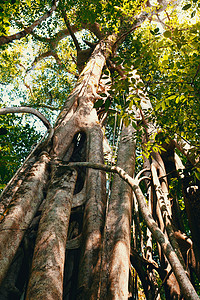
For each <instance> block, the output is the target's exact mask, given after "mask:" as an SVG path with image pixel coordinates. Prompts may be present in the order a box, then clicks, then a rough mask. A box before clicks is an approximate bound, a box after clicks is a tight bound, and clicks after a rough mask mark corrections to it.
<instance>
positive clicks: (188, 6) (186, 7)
mask: <svg viewBox="0 0 200 300" xmlns="http://www.w3.org/2000/svg"><path fill="white" fill-rule="evenodd" d="M190 7H191V4H190V3H189V4H186V5H185V6H183V7H182V10H187V9H189V8H190Z"/></svg>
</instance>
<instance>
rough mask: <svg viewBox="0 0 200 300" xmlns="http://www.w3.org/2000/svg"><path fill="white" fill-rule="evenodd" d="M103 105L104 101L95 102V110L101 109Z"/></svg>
mask: <svg viewBox="0 0 200 300" xmlns="http://www.w3.org/2000/svg"><path fill="white" fill-rule="evenodd" d="M102 104H103V99H99V100H98V101H97V102H95V104H94V108H99V107H101V106H102Z"/></svg>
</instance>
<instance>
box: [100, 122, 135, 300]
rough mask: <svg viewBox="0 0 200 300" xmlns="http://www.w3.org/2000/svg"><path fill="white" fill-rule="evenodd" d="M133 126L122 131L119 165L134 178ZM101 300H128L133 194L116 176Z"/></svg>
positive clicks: (113, 186)
mask: <svg viewBox="0 0 200 300" xmlns="http://www.w3.org/2000/svg"><path fill="white" fill-rule="evenodd" d="M133 133H134V128H133V127H132V125H129V127H125V126H124V127H123V128H122V133H121V142H120V146H119V152H118V160H117V165H118V166H119V167H123V168H124V169H125V171H126V172H127V173H128V174H129V175H130V176H133V173H134V166H135V141H134V138H133ZM108 201H109V203H108V210H107V214H106V223H105V234H104V240H103V249H102V251H103V254H102V270H101V277H100V287H99V295H98V299H121V300H122V299H127V298H128V283H129V267H130V244H131V232H130V230H131V219H132V190H131V188H130V187H129V186H128V185H126V183H125V182H124V181H123V180H122V179H121V178H119V176H117V175H114V178H113V183H112V190H111V197H110V199H109V200H108Z"/></svg>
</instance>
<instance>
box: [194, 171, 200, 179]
mask: <svg viewBox="0 0 200 300" xmlns="http://www.w3.org/2000/svg"><path fill="white" fill-rule="evenodd" d="M194 174H195V176H196V178H197V179H198V180H199V181H200V173H199V172H195V173H194Z"/></svg>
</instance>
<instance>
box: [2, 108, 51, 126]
mask: <svg viewBox="0 0 200 300" xmlns="http://www.w3.org/2000/svg"><path fill="white" fill-rule="evenodd" d="M10 113H12V114H13V113H14V114H15V113H30V114H33V115H35V116H36V117H38V118H39V119H40V120H41V121H42V122H43V124H44V125H45V126H46V127H47V128H48V129H49V130H51V129H52V127H51V124H50V122H49V121H48V120H47V119H46V118H45V116H44V115H43V114H41V113H40V112H39V111H38V110H36V109H35V108H32V107H26V106H21V107H5V108H0V115H7V114H10Z"/></svg>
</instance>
